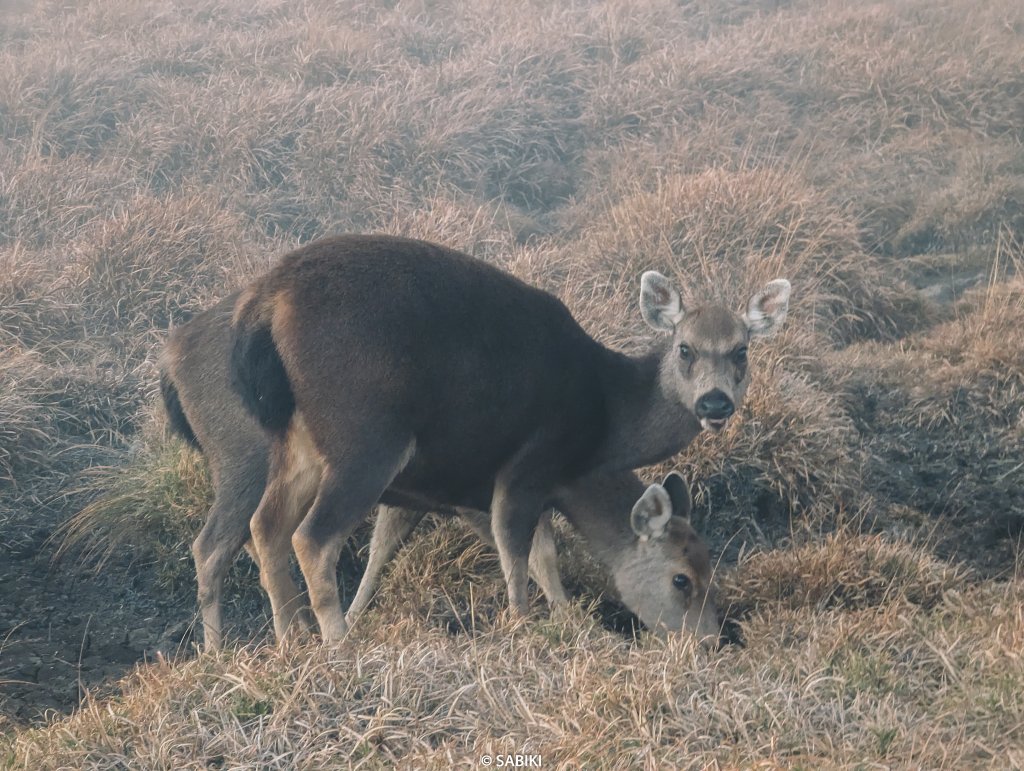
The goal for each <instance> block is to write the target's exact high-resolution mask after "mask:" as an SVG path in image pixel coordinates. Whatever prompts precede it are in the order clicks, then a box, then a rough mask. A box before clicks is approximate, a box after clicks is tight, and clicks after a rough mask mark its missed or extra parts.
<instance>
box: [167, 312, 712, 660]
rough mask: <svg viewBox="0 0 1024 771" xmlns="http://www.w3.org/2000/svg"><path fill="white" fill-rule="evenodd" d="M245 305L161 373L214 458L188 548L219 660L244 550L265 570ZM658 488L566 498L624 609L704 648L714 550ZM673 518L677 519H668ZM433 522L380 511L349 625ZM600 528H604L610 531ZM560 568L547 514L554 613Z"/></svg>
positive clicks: (608, 484)
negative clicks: (205, 501) (237, 341)
mask: <svg viewBox="0 0 1024 771" xmlns="http://www.w3.org/2000/svg"><path fill="white" fill-rule="evenodd" d="M238 294H239V293H238V292H235V293H234V294H232V295H229V296H228V297H226V298H224V299H223V300H221V301H220V302H219V303H217V304H215V305H214V306H213V307H211V308H209V309H207V310H204V311H202V312H200V313H199V314H197V315H196V316H194V317H193V318H192V319H190V320H189V321H188V322H186V323H185V324H182V325H180V326H178V327H176V328H175V329H174V330H173V331H172V332H171V334H170V335H169V336H168V340H167V342H166V344H165V345H164V349H163V352H162V354H161V357H160V367H159V368H160V390H161V394H162V397H163V403H164V408H165V412H166V414H167V419H168V423H169V426H170V429H171V431H172V432H173V433H174V434H177V435H178V436H180V437H181V438H182V439H183V440H184V441H185V442H186V443H187V444H188V445H189V446H190V447H192V448H193V449H195V450H197V451H199V452H201V453H202V454H203V455H204V456H205V457H206V460H207V462H208V465H209V468H210V473H211V478H212V483H213V490H214V500H213V504H212V506H211V508H210V511H209V513H208V515H207V517H206V521H205V523H204V525H203V528H202V529H201V531H200V533H199V535H198V536H197V537H196V539H195V540H194V542H193V544H192V554H193V558H194V560H195V567H196V579H197V585H198V605H199V608H200V614H201V619H202V626H203V644H204V647H205V648H206V649H207V650H218V649H220V648H221V647H222V645H223V639H224V637H223V610H222V601H221V597H222V594H223V587H224V582H225V578H226V575H227V571H228V568H229V567H230V565H231V563H232V562H233V561H234V560H235V558H236V557H237V555H238V553H239V552H240V551H241V550H242V549H243V548H245V549H246V550H247V551H248V552H249V554H250V556H252V558H253V560H254V561H255V562H256V564H257V566H258V567H259V566H260V563H259V555H258V553H257V552H256V550H255V549H254V548H253V545H252V539H251V535H250V530H249V520H250V518H251V517H252V515H253V513H254V512H255V510H256V508H257V506H258V504H259V502H260V499H261V497H262V496H263V493H264V490H265V488H266V484H267V476H268V471H269V459H270V440H269V438H268V437H267V435H266V434H265V432H264V431H263V429H262V428H261V427H260V425H259V424H258V422H257V421H256V420H255V418H254V417H253V416H252V415H250V414H249V412H248V411H247V410H246V409H245V407H244V405H243V403H242V400H241V399H240V398H239V396H238V395H237V394H236V393H235V392H234V391H233V390H232V389H231V387H230V385H229V382H230V381H229V370H228V362H229V354H230V343H231V328H230V320H231V315H232V310H233V308H234V305H235V302H236V300H237V298H238ZM317 474H318V472H315V470H314V471H311V472H310V473H309V474H307V475H306V476H305V477H302V476H300V477H298V478H297V479H296V485H295V487H294V489H293V491H292V495H293V500H294V501H295V505H296V506H297V507H299V508H306V509H308V507H309V505H310V504H311V503H312V499H313V495H314V493H315V485H313V484H312V483H311V482H310V481H309V480H312V479H315V478H317ZM304 479H305V480H306V483H305V486H303V481H304ZM661 487H662V488H663V489H664V490H665V492H666V494H668V495H669V498H666V497H665V494H662V493H660V492H657V491H656V489H655V486H653V485H652V486H651V487H650V488H645V486H644V485H643V484H642V483H641V482H640V481H639V479H637V477H636V476H635V475H634V474H631V473H624V474H616V475H606V477H604V478H597V479H594V480H588V481H587V483H586V486H585V487H582V488H581V489H580V490H579V492H576V493H575V494H574V493H573V492H572V491H571V490H570V491H569V493H568V497H567V499H566V500H567V503H566V504H565V506H566V511H567V512H569V513H570V515H574V516H575V519H574V522H576V523H577V527H579V528H580V529H581V530H582V532H583V533H584V536H585V538H587V540H588V542H589V543H591V544H593V546H592V548H594V549H596V550H597V554H598V556H599V557H600V558H602V561H604V562H605V564H608V565H609V566H610V567H611V570H612V573H613V584H614V585H615V586H616V587H617V588H618V590H619V593H620V598H621V599H622V600H623V602H624V603H626V604H627V605H628V606H629V607H631V608H633V609H634V612H637V613H639V614H642V616H641V617H642V619H645V620H646V623H647V625H648V626H650V627H651V628H652V629H654V630H655V631H659V632H663V631H666V630H680V629H683V628H687V629H690V630H691V631H692V632H693V633H694V634H696V635H698V637H699V639H702V640H712V639H714V636H715V635H716V634H717V630H718V628H719V627H718V622H717V619H718V611H717V609H716V607H715V604H714V600H713V598H712V597H711V596H710V594H709V591H710V586H711V569H710V559H709V556H708V550H707V546H706V545H705V544H704V542H703V541H702V540H701V539H700V538H699V536H697V534H696V532H695V531H693V529H692V527H690V526H689V524H688V523H689V511H690V498H689V490H688V488H687V487H686V485H685V483H684V482H683V481H682V478H681V477H679V475H678V474H675V475H672V476H671V478H668V477H667V478H666V480H665V482H664V484H663V485H662V486H661ZM669 500H671V505H669V503H668V501H669ZM634 510H635V514H633V511H634ZM437 511H438V513H441V514H446V515H449V516H459V517H460V518H461V519H462V520H464V521H465V522H466V524H468V525H469V526H470V528H471V529H472V530H473V531H474V532H475V533H476V534H477V536H478V537H479V538H480V539H481V540H483V541H484V542H485V543H487V544H489V545H490V546H491V547H495V541H494V538H493V536H492V533H491V526H490V517H489V515H488V514H487V513H486V512H482V511H476V510H473V509H455V508H452V507H447V508H438V509H437ZM669 511H671V513H672V518H671V519H666V518H665V514H666V512H669ZM627 512H628V513H630V514H632V516H633V519H632V520H629V515H628V514H627ZM426 514H427V510H426V509H424V508H422V507H421V508H399V507H397V506H395V507H391V506H381V507H379V512H378V514H377V519H376V521H375V523H374V529H373V533H372V536H371V541H370V550H369V557H368V561H367V565H366V569H365V571H364V575H363V578H362V580H361V581H360V584H359V587H358V589H357V591H356V594H355V597H354V599H353V601H352V603H351V604H350V606H349V609H348V617H349V618H351V619H352V620H353V621H354V619H355V618H356V617H357V616H358V615H359V614H360V613H361V612H362V611H363V610H365V608H366V607H367V605H369V603H370V601H371V599H372V597H373V595H374V592H375V591H376V588H377V585H378V584H379V581H380V577H381V574H382V573H383V570H384V568H385V567H386V565H387V564H388V563H389V562H390V560H391V559H392V557H393V556H394V555H395V554H396V553H397V551H398V549H399V548H400V546H401V545H402V543H404V542H405V540H406V539H407V538H408V537H409V535H410V534H411V533H412V531H413V529H414V528H415V527H416V525H417V524H418V523H419V522H420V520H422V519H423V517H424V516H425V515H426ZM627 521H632V522H633V525H632V526H633V529H634V531H635V534H636V540H637V545H638V548H637V550H635V551H634V552H633V553H631V556H630V559H629V560H626V559H624V555H625V554H627V552H625V551H623V549H622V544H623V542H624V541H626V540H630V539H629V536H628V533H626V532H624V531H623V528H622V527H621V526H620V525H621V524H622V523H624V522H627ZM591 523H595V524H596V529H595V525H592V524H591ZM600 523H606V525H605V527H604V529H602V528H601V525H600ZM641 534H643V536H644V539H645V540H644V541H643V542H641V541H640V537H641ZM648 542H649V543H648ZM659 542H661V545H660V546H659ZM641 543H643V545H642V546H641V545H640V544H641ZM659 548H661V549H662V550H663V551H665V553H666V554H667V555H675V556H674V559H669V560H664V559H661V560H659V558H658V557H657V554H658V549H659ZM557 559H558V555H557V548H556V544H555V538H554V532H553V529H552V526H551V512H550V511H547V512H545V514H544V515H543V516H542V517H541V519H540V521H539V524H538V527H537V529H536V531H535V533H534V540H533V545H532V548H531V551H530V557H529V562H530V565H529V568H530V570H529V572H530V575H531V577H532V578H533V579H534V581H535V582H536V583H537V584H538V585H539V586H540V588H541V591H542V592H543V594H544V596H545V597H546V598H547V601H548V603H549V605H550V606H551V607H552V608H553V609H557V608H560V607H564V606H565V605H567V604H568V602H569V597H568V594H567V592H566V591H565V588H564V586H563V585H562V582H561V579H560V576H559V572H558V564H557ZM648 562H649V563H651V564H652V565H657V566H660V568H661V570H662V571H663V572H664V571H667V572H666V574H665V576H662V577H661V578H659V580H658V581H657V582H656V583H655V585H654V586H645V585H644V582H645V580H646V578H647V574H646V573H645V571H644V570H638V569H636V567H635V565H636V564H641V565H642V564H646V563H648ZM669 573H670V574H671V575H669ZM279 581H280V582H281V587H282V590H283V592H284V595H285V597H286V599H285V607H286V608H290V609H291V610H292V613H293V616H292V622H293V624H294V625H295V627H296V628H297V629H308V628H310V627H311V619H309V618H308V616H307V614H306V613H305V596H304V593H303V592H302V591H301V590H300V589H299V587H298V586H297V585H296V584H295V583H294V581H292V579H291V577H290V575H287V574H286V575H283V576H281V577H280V578H279ZM659 588H660V591H659V590H658V589H659Z"/></svg>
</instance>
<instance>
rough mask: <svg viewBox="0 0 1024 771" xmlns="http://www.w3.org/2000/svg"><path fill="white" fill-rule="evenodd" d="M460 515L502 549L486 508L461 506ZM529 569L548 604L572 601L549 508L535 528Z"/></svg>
mask: <svg viewBox="0 0 1024 771" xmlns="http://www.w3.org/2000/svg"><path fill="white" fill-rule="evenodd" d="M459 516H460V517H461V518H462V519H463V521H465V522H466V524H467V525H469V526H470V527H471V528H472V529H473V532H475V533H476V534H477V537H478V538H479V539H480V540H481V541H483V542H484V543H486V544H488V545H489V546H491V547H493V548H495V549H497V548H498V545H497V543H496V542H495V540H494V533H493V531H492V530H491V517H490V515H488V514H485V513H484V512H482V511H473V510H470V509H460V510H459ZM529 568H530V570H529V572H530V577H531V578H532V579H533V580H534V581H536V583H537V586H539V587H540V590H541V591H542V592H544V597H545V598H546V599H547V601H548V605H550V606H551V607H552V608H556V607H559V606H561V605H566V604H568V602H569V595H568V594H567V593H566V591H565V587H564V586H563V585H562V578H561V576H560V575H559V574H558V549H557V547H556V545H555V531H554V528H553V527H552V525H551V512H550V511H545V512H544V513H543V514H542V515H541V517H540V519H539V520H538V522H537V529H536V530H534V531H533V546H532V547H531V548H530V560H529Z"/></svg>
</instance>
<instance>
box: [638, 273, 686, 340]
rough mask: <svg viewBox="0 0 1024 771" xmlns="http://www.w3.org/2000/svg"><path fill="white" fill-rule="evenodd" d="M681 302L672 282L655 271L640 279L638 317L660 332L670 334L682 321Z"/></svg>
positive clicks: (683, 312) (645, 274)
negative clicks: (641, 317) (640, 316)
mask: <svg viewBox="0 0 1024 771" xmlns="http://www.w3.org/2000/svg"><path fill="white" fill-rule="evenodd" d="M684 314H685V311H684V310H683V300H682V298H681V297H680V296H679V292H678V291H677V290H676V288H675V287H674V286H673V285H672V282H671V281H670V280H669V279H667V278H666V277H665V276H663V275H661V274H660V273H658V271H656V270H649V271H647V272H646V273H644V274H643V276H641V277H640V315H642V316H643V317H644V321H646V322H647V324H648V325H649V326H651V327H653V328H654V329H657V330H659V331H661V332H672V331H674V330H675V328H676V324H678V323H679V322H680V321H682V318H683V315H684Z"/></svg>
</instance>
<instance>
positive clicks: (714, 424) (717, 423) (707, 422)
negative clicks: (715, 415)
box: [701, 418, 729, 434]
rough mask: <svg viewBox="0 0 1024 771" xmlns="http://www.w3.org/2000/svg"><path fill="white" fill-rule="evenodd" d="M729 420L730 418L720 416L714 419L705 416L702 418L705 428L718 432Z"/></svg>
mask: <svg viewBox="0 0 1024 771" xmlns="http://www.w3.org/2000/svg"><path fill="white" fill-rule="evenodd" d="M728 422H729V418H719V419H718V420H712V419H711V418H704V419H703V420H701V425H702V426H704V428H709V429H711V430H712V431H714V432H715V433H716V434H717V433H718V432H719V431H721V430H722V429H723V428H725V424H726V423H728Z"/></svg>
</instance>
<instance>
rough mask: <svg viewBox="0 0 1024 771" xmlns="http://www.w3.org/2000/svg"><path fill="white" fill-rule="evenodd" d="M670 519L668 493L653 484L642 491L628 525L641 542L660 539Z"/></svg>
mask: <svg viewBox="0 0 1024 771" xmlns="http://www.w3.org/2000/svg"><path fill="white" fill-rule="evenodd" d="M670 519H672V498H671V497H669V494H668V491H667V490H666V489H665V488H664V487H662V486H661V485H659V484H653V485H651V486H650V487H648V488H647V489H646V490H644V494H643V495H641V496H640V500H638V501H637V502H636V504H635V505H634V506H633V511H632V513H631V514H630V523H631V524H632V525H633V532H634V533H636V534H637V535H638V536H639V537H640V540H641V541H647V540H649V539H651V538H660V537H661V536H663V535H664V534H665V530H666V529H667V528H668V523H669V520H670Z"/></svg>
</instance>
